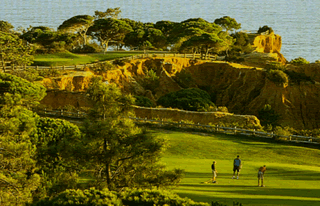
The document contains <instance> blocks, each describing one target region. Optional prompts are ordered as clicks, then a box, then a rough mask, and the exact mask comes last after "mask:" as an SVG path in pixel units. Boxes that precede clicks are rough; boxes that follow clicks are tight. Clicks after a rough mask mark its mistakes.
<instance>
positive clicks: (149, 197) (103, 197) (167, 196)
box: [33, 188, 209, 206]
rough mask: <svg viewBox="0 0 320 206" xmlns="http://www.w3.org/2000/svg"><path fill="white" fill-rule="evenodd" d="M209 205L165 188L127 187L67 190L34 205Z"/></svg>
mask: <svg viewBox="0 0 320 206" xmlns="http://www.w3.org/2000/svg"><path fill="white" fill-rule="evenodd" d="M62 205H63V206H78V205H81V206H93V205H94V206H109V205H113V206H154V205H159V206H160V205H163V206H165V205H170V206H182V205H185V206H209V204H208V203H203V202H194V201H193V200H191V199H188V198H181V197H180V196H178V195H177V194H174V193H171V192H169V191H165V190H156V189H152V190H142V189H127V190H125V191H123V192H120V193H116V192H111V191H108V190H97V189H94V188H91V189H88V190H83V191H82V190H66V191H64V192H62V193H60V194H58V195H57V196H56V197H54V198H52V199H48V198H47V199H44V200H42V201H40V202H38V203H35V204H33V206H62Z"/></svg>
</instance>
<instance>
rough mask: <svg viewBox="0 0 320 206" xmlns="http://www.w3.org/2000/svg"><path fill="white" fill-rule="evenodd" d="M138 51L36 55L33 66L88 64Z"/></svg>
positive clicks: (130, 54)
mask: <svg viewBox="0 0 320 206" xmlns="http://www.w3.org/2000/svg"><path fill="white" fill-rule="evenodd" d="M137 54H138V52H107V53H106V54H103V53H93V54H73V53H70V52H65V53H55V54H41V55H36V56H35V59H34V63H33V65H34V66H72V65H79V64H90V63H94V62H98V61H106V60H112V59H116V58H121V57H127V56H132V55H137Z"/></svg>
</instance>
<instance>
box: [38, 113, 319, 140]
mask: <svg viewBox="0 0 320 206" xmlns="http://www.w3.org/2000/svg"><path fill="white" fill-rule="evenodd" d="M33 111H34V112H36V113H38V114H39V115H42V116H51V117H56V118H65V119H69V120H71V121H78V122H80V121H82V120H83V119H84V118H85V117H86V116H87V114H86V113H85V112H80V111H77V112H70V111H65V110H48V109H46V108H44V109H33ZM129 118H130V119H133V120H134V122H135V123H137V124H149V125H152V126H157V127H175V128H180V129H197V130H201V131H205V132H209V133H224V134H231V135H247V136H255V137H262V138H274V139H279V140H284V141H289V142H298V143H308V144H320V138H316V137H306V136H300V135H289V136H284V135H278V134H274V133H268V132H262V131H256V130H254V129H253V130H248V129H241V128H237V127H224V126H220V125H203V124H199V123H198V124H191V123H183V122H172V121H164V120H154V119H147V118H137V117H129Z"/></svg>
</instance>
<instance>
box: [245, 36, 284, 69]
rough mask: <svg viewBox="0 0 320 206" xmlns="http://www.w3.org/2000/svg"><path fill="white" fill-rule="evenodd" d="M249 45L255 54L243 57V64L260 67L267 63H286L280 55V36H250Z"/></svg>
mask: <svg viewBox="0 0 320 206" xmlns="http://www.w3.org/2000/svg"><path fill="white" fill-rule="evenodd" d="M249 36H250V39H251V44H252V46H253V48H255V52H253V53H251V54H247V55H244V58H245V62H244V64H246V65H250V66H258V67H261V66H263V65H265V64H266V63H268V62H269V61H278V62H281V63H283V64H286V63H287V60H286V59H285V57H284V56H283V55H282V54H281V46H282V39H281V36H280V35H277V34H274V33H273V32H272V33H271V34H261V35H259V34H250V35H249Z"/></svg>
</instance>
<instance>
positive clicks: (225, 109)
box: [217, 107, 229, 113]
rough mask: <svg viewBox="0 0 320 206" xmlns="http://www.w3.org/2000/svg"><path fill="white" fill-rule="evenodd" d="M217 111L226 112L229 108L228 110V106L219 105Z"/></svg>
mask: <svg viewBox="0 0 320 206" xmlns="http://www.w3.org/2000/svg"><path fill="white" fill-rule="evenodd" d="M217 111H219V112H226V113H228V112H229V110H228V108H227V107H218V108H217Z"/></svg>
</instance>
